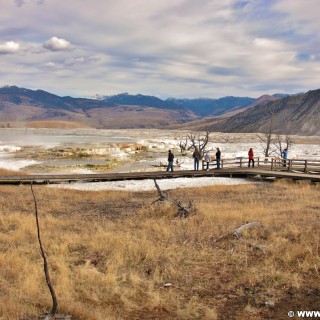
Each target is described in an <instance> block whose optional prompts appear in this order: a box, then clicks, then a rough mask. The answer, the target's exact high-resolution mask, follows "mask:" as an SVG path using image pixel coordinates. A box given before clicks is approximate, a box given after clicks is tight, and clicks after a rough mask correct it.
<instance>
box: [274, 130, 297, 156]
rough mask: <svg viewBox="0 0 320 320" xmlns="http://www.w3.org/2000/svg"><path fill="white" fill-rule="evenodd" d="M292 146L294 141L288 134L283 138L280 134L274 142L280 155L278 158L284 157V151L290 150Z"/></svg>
mask: <svg viewBox="0 0 320 320" xmlns="http://www.w3.org/2000/svg"><path fill="white" fill-rule="evenodd" d="M292 144H293V141H292V138H291V137H290V136H289V135H287V134H286V135H285V136H284V137H282V136H281V135H279V134H278V135H277V136H276V139H275V142H274V146H275V148H276V153H277V154H278V156H281V155H282V152H283V150H284V149H287V150H289V149H290V148H291V146H292Z"/></svg>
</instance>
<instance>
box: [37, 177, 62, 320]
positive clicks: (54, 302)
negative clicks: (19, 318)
mask: <svg viewBox="0 0 320 320" xmlns="http://www.w3.org/2000/svg"><path fill="white" fill-rule="evenodd" d="M31 192H32V196H33V200H34V207H35V216H36V224H37V235H38V242H39V246H40V253H41V256H42V258H43V269H44V274H45V278H46V283H47V286H48V288H49V290H50V294H51V297H52V309H51V311H50V313H49V314H48V315H47V316H46V317H45V320H49V319H54V318H55V315H56V312H57V308H58V300H57V296H56V293H55V291H54V288H53V285H52V283H51V279H50V274H49V269H48V262H47V257H46V254H45V251H44V249H43V245H42V241H41V234H40V224H39V214H38V205H37V199H36V196H35V194H34V191H33V187H32V182H31Z"/></svg>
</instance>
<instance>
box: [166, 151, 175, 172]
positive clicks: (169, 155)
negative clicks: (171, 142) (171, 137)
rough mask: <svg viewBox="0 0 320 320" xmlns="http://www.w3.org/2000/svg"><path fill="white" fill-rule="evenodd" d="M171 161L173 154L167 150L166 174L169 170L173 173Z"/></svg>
mask: <svg viewBox="0 0 320 320" xmlns="http://www.w3.org/2000/svg"><path fill="white" fill-rule="evenodd" d="M173 159H174V154H173V153H172V152H171V150H169V152H168V166H167V172H168V171H170V170H171V172H173Z"/></svg>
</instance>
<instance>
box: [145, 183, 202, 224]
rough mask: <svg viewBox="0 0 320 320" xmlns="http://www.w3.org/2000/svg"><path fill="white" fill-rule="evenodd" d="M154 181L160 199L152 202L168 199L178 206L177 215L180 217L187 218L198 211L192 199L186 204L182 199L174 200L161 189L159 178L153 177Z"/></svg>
mask: <svg viewBox="0 0 320 320" xmlns="http://www.w3.org/2000/svg"><path fill="white" fill-rule="evenodd" d="M153 181H154V184H155V187H156V189H157V191H158V199H157V200H155V201H153V202H152V203H151V204H154V203H156V202H159V201H168V202H170V203H172V204H174V205H176V206H177V207H178V212H177V217H179V218H187V217H188V216H189V215H191V214H192V213H194V212H195V211H196V208H195V207H194V205H193V201H192V200H189V203H188V205H186V206H185V205H184V204H183V203H182V202H181V201H180V200H173V201H172V200H170V199H169V198H168V196H167V195H165V194H164V193H163V192H162V191H161V189H160V187H159V185H158V183H157V180H156V179H153Z"/></svg>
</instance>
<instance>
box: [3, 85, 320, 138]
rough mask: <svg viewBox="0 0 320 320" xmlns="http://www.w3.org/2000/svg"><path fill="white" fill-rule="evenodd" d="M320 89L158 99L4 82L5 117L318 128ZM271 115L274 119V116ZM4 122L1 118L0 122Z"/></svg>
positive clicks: (124, 124)
mask: <svg viewBox="0 0 320 320" xmlns="http://www.w3.org/2000/svg"><path fill="white" fill-rule="evenodd" d="M319 99H320V90H314V91H309V92H307V93H305V94H299V95H294V96H289V95H278V94H276V95H273V96H271V95H263V96H262V97H260V98H258V99H254V98H250V97H233V96H228V97H223V98H220V99H209V98H198V99H175V98H169V99H166V100H162V99H159V98H157V97H154V96H148V95H142V94H138V95H130V94H128V93H122V94H118V95H113V96H95V97H94V98H92V99H88V98H73V97H69V96H66V97H60V96H58V95H54V94H52V93H49V92H46V91H43V90H30V89H26V88H19V87H16V86H5V87H2V88H0V122H2V126H5V125H6V124H8V123H17V122H20V123H26V122H31V121H44V120H46V121H48V120H49V121H57V122H58V121H69V122H75V123H79V124H82V125H87V126H91V127H95V128H106V129H116V128H118V129H121V128H168V127H171V128H173V127H175V128H182V127H183V128H188V127H190V128H198V129H204V128H210V129H211V130H212V131H223V132H263V131H265V130H266V128H269V126H270V125H269V124H270V121H272V124H273V126H274V130H275V132H279V133H290V134H318V132H319V130H318V127H317V123H319V119H320V115H319V112H320V105H319ZM270 119H272V120H270ZM0 125H1V123H0Z"/></svg>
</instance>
